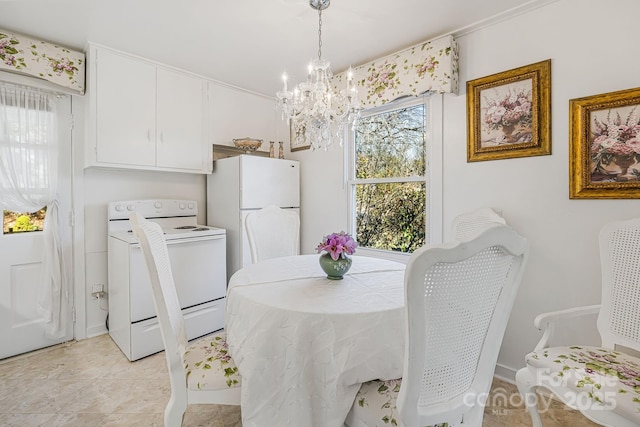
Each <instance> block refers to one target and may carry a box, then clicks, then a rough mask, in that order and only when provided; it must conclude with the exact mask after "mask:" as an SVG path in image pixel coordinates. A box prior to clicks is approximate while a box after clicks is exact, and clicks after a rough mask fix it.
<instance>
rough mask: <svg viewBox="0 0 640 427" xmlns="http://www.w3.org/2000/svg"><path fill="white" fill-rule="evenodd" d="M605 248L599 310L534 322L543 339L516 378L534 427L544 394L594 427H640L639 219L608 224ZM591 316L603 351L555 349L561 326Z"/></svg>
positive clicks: (552, 314)
mask: <svg viewBox="0 0 640 427" xmlns="http://www.w3.org/2000/svg"><path fill="white" fill-rule="evenodd" d="M599 249H600V267H601V282H602V290H601V292H602V293H601V299H600V304H598V305H590V306H583V307H574V308H568V309H565V310H560V311H555V312H548V313H542V314H540V315H539V316H537V317H536V318H535V320H534V324H535V326H536V327H537V328H538V329H540V330H543V331H544V333H543V335H542V337H541V339H540V341H539V342H538V344H537V345H536V346H535V348H534V350H533V351H532V352H531V353H529V354H527V355H526V356H525V362H526V367H524V368H522V369H520V370H519V371H518V372H517V373H516V382H517V384H518V390H519V391H520V394H521V395H522V397H523V398H524V401H525V404H526V405H527V409H528V411H529V413H530V415H531V419H532V422H533V426H534V427H541V426H542V420H541V418H540V414H539V411H538V406H537V404H538V402H539V399H538V395H537V394H536V389H537V388H538V387H541V388H543V389H546V390H548V391H550V392H551V393H553V395H554V396H556V397H558V398H559V399H560V400H561V401H563V402H564V403H565V404H567V405H568V406H569V407H571V408H573V409H576V410H578V411H580V412H581V413H582V414H583V415H584V416H585V417H586V418H588V419H589V420H591V421H593V422H595V423H598V424H601V425H607V426H616V427H631V426H639V425H640V358H638V357H637V356H638V352H640V218H638V219H631V220H625V221H615V222H610V223H608V224H606V225H604V226H603V227H602V229H601V230H600V234H599ZM587 315H591V316H592V317H594V316H595V315H597V320H596V326H597V329H598V332H599V334H600V338H601V345H598V346H593V345H575V344H573V343H567V344H568V345H559V346H558V345H554V346H549V343H550V341H551V340H552V339H553V332H554V330H555V328H556V326H560V325H561V322H562V321H563V320H566V319H571V318H579V317H582V316H587ZM584 321H588V319H586V318H585V319H584ZM565 325H566V323H565Z"/></svg>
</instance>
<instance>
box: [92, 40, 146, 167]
mask: <svg viewBox="0 0 640 427" xmlns="http://www.w3.org/2000/svg"><path fill="white" fill-rule="evenodd" d="M96 67H97V76H96V94H95V96H96V113H97V118H96V141H97V143H96V160H97V162H98V163H116V164H122V165H141V166H155V161H156V158H155V157H156V141H155V126H156V122H155V120H156V107H155V106H156V68H155V66H153V65H151V64H148V63H145V62H143V61H139V60H136V59H133V58H128V57H125V56H122V55H119V54H117V53H114V52H110V51H108V50H98V52H97V63H96Z"/></svg>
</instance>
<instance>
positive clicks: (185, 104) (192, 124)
mask: <svg viewBox="0 0 640 427" xmlns="http://www.w3.org/2000/svg"><path fill="white" fill-rule="evenodd" d="M157 77H158V92H157V94H158V95H157V96H158V102H157V108H158V116H157V120H158V126H157V150H158V157H157V166H158V167H167V168H178V169H193V170H198V171H200V170H203V168H204V165H205V162H206V158H204V157H205V153H206V152H205V151H203V147H204V145H203V144H204V141H205V132H204V127H203V126H204V111H205V109H204V106H205V102H204V101H205V83H204V81H203V80H202V79H199V78H197V77H193V76H190V75H188V74H182V73H178V72H174V71H171V70H166V69H162V68H158V73H157Z"/></svg>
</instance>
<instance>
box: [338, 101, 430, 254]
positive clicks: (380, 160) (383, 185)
mask: <svg viewBox="0 0 640 427" xmlns="http://www.w3.org/2000/svg"><path fill="white" fill-rule="evenodd" d="M424 99H425V98H418V99H415V98H412V99H411V100H408V101H407V100H405V101H401V102H395V103H393V105H391V106H385V107H381V108H377V109H372V110H370V111H368V112H366V113H363V114H362V117H361V118H360V119H359V120H358V123H357V124H356V127H355V128H354V131H353V134H352V138H351V148H352V150H351V154H352V156H351V159H352V161H351V179H350V180H349V188H350V200H351V215H352V218H351V224H352V227H351V228H352V230H351V231H352V233H353V234H355V236H356V240H357V241H358V244H359V246H360V248H370V249H377V250H384V251H394V252H402V253H410V252H413V251H414V250H416V249H418V248H419V247H420V246H423V245H424V244H425V243H426V242H427V241H428V239H427V230H428V226H427V221H428V218H427V213H428V206H427V201H428V197H427V192H428V180H427V153H428V150H427V143H426V135H427V129H426V123H427V120H426V118H427V111H426V109H427V106H428V105H429V103H427V102H425V100H424Z"/></svg>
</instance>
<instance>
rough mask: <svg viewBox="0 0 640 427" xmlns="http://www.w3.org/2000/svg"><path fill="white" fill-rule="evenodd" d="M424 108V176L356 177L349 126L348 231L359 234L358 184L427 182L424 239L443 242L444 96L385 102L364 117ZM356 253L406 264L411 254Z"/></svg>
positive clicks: (367, 111)
mask: <svg viewBox="0 0 640 427" xmlns="http://www.w3.org/2000/svg"><path fill="white" fill-rule="evenodd" d="M421 104H422V105H424V108H425V145H426V146H425V156H426V159H425V169H426V170H425V174H424V176H423V177H404V178H379V179H356V178H355V158H356V156H355V132H354V131H353V129H352V128H349V129H348V131H347V132H348V138H347V141H348V142H347V150H346V156H345V163H346V164H345V169H346V171H347V180H346V186H347V192H346V193H347V199H348V200H347V215H348V218H347V223H348V230H349V233H350V234H351V235H353V236H355V235H356V215H355V209H356V191H355V188H356V185H358V184H371V183H387V182H391V183H393V182H424V183H425V188H426V195H425V197H426V199H425V203H426V212H425V215H426V218H425V226H426V230H425V239H426V242H425V243H427V244H433V243H441V242H442V217H443V213H442V181H443V180H442V161H443V138H442V136H443V130H442V116H443V112H442V110H443V95H442V94H425V95H421V96H419V97H405V98H401V99H398V100H396V101H393V102H390V103H388V104H385V105H384V106H381V107H376V108H370V109H366V110H363V111H362V114H361V117H369V116H372V115H377V114H381V113H385V112H388V111H392V110H398V109H401V108H409V107H413V106H416V105H421ZM357 255H364V256H372V257H376V258H384V259H389V260H395V261H400V262H404V263H406V262H407V261H408V260H409V258H410V257H411V253H410V252H396V251H389V250H383V249H373V248H364V247H362V248H361V247H358V249H357Z"/></svg>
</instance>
